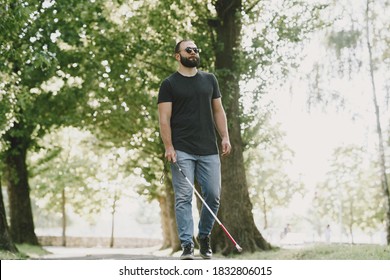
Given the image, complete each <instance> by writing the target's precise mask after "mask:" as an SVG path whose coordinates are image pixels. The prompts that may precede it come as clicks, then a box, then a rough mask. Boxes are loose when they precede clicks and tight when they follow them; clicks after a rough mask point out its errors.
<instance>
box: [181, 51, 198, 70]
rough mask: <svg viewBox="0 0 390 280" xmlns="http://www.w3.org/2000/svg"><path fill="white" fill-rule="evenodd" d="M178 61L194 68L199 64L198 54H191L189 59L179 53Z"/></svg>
mask: <svg viewBox="0 0 390 280" xmlns="http://www.w3.org/2000/svg"><path fill="white" fill-rule="evenodd" d="M180 62H181V64H183V65H184V66H185V67H188V68H194V67H198V66H199V64H200V58H199V57H198V56H191V59H190V58H187V57H184V56H182V55H181V54H180Z"/></svg>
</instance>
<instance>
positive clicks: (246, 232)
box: [213, 0, 271, 254]
mask: <svg viewBox="0 0 390 280" xmlns="http://www.w3.org/2000/svg"><path fill="white" fill-rule="evenodd" d="M215 8H216V11H217V15H218V19H219V24H218V25H217V27H216V31H217V46H216V62H215V67H216V73H217V75H218V79H219V84H220V88H221V92H222V94H223V99H222V100H223V102H224V107H225V110H226V115H227V118H228V125H229V133H230V141H231V144H232V152H231V154H230V155H229V157H227V158H223V159H222V167H221V171H222V194H221V207H220V211H219V215H220V218H221V221H222V222H223V223H224V226H225V227H226V228H227V229H228V230H229V232H230V233H231V234H232V236H233V237H234V238H235V239H236V241H237V242H238V243H239V244H240V246H241V247H242V248H243V249H244V250H245V251H247V252H254V251H256V250H259V249H260V250H269V249H271V245H270V244H269V243H268V242H267V241H266V240H265V239H264V238H263V236H262V235H261V233H260V232H259V230H258V229H257V228H256V225H255V222H254V219H253V214H252V203H251V201H250V198H249V193H248V186H247V181H246V174H245V167H244V157H243V143H242V138H241V121H240V118H238V117H237V116H240V104H239V98H240V88H239V79H240V72H239V70H238V69H237V68H238V67H236V66H238V64H239V63H237V64H236V63H235V56H236V54H237V50H238V49H239V47H240V32H241V19H240V17H241V15H240V12H241V9H242V3H241V0H218V1H216V4H215ZM232 209H234V211H232ZM213 236H214V237H213V250H214V251H218V249H222V253H223V254H229V253H230V252H232V251H233V248H234V246H232V244H231V243H230V241H229V239H228V238H227V237H226V236H225V235H224V234H223V231H222V230H221V229H220V228H219V227H214V233H213Z"/></svg>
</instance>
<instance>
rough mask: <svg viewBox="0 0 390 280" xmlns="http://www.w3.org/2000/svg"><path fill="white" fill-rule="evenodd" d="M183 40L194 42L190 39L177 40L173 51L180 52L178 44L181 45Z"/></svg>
mask: <svg viewBox="0 0 390 280" xmlns="http://www.w3.org/2000/svg"><path fill="white" fill-rule="evenodd" d="M183 42H194V41H193V40H191V39H183V40H181V41H179V42H178V43H177V44H176V46H175V53H179V52H180V45H181V43H183Z"/></svg>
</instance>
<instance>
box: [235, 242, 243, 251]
mask: <svg viewBox="0 0 390 280" xmlns="http://www.w3.org/2000/svg"><path fill="white" fill-rule="evenodd" d="M236 249H237V251H238V252H239V253H241V252H242V248H241V247H240V245H238V244H236Z"/></svg>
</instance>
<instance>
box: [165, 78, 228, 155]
mask: <svg viewBox="0 0 390 280" xmlns="http://www.w3.org/2000/svg"><path fill="white" fill-rule="evenodd" d="M220 97H221V93H220V91H219V86H218V82H217V79H216V77H215V76H214V75H213V74H210V73H206V72H203V71H198V73H197V74H196V75H195V76H192V77H186V76H183V75H181V74H180V73H179V72H176V73H174V74H172V75H171V76H169V77H168V78H166V79H165V80H164V81H163V82H162V83H161V86H160V91H159V94H158V103H162V102H172V116H171V129H172V144H173V147H174V148H175V149H176V150H180V151H183V152H186V153H190V154H195V155H213V154H218V146H217V139H216V133H215V125H214V117H213V110H212V100H213V99H216V98H220Z"/></svg>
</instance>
